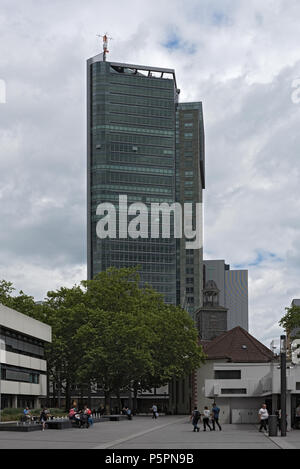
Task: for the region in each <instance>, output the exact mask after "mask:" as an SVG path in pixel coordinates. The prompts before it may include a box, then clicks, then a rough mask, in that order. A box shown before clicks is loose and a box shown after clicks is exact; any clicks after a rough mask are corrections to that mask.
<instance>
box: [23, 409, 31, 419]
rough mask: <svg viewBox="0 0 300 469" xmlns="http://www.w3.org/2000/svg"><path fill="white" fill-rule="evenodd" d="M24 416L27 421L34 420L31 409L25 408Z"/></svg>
mask: <svg viewBox="0 0 300 469" xmlns="http://www.w3.org/2000/svg"><path fill="white" fill-rule="evenodd" d="M23 415H24V417H25V419H26V420H27V421H30V420H32V417H31V412H30V409H29V407H25V409H24V411H23Z"/></svg>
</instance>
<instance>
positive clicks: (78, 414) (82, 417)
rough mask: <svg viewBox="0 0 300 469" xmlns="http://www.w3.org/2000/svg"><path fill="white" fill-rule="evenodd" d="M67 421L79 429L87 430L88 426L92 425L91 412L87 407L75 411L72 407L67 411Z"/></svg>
mask: <svg viewBox="0 0 300 469" xmlns="http://www.w3.org/2000/svg"><path fill="white" fill-rule="evenodd" d="M69 419H70V421H73V422H75V423H76V424H77V425H78V426H79V428H84V427H85V428H89V426H90V425H93V418H92V411H91V409H90V408H89V407H88V406H87V405H85V406H84V408H83V409H77V407H76V405H74V406H73V407H72V408H71V409H70V411H69Z"/></svg>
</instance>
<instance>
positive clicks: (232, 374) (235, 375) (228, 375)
mask: <svg viewBox="0 0 300 469" xmlns="http://www.w3.org/2000/svg"><path fill="white" fill-rule="evenodd" d="M215 379H241V370H215Z"/></svg>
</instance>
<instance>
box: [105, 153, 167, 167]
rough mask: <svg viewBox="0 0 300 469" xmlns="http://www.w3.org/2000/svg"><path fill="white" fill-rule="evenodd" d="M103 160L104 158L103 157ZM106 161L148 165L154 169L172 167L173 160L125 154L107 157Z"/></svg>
mask: <svg viewBox="0 0 300 469" xmlns="http://www.w3.org/2000/svg"><path fill="white" fill-rule="evenodd" d="M104 158H105V156H104ZM107 159H108V161H112V162H117V163H132V164H135V163H138V164H149V165H151V166H154V167H156V168H159V167H160V166H169V167H170V166H171V167H173V166H174V163H173V160H172V159H170V158H162V157H161V158H156V157H153V156H141V155H140V154H139V155H131V154H130V155H128V154H126V153H113V154H111V155H109V156H108V157H107Z"/></svg>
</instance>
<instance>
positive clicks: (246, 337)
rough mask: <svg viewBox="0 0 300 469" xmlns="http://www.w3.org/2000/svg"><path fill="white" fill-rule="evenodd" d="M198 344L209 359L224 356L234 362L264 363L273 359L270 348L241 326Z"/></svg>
mask: <svg viewBox="0 0 300 469" xmlns="http://www.w3.org/2000/svg"><path fill="white" fill-rule="evenodd" d="M200 344H201V345H202V346H203V351H204V353H205V354H206V355H207V357H208V359H209V360H212V359H221V358H225V359H228V360H229V361H231V362H235V363H265V362H270V361H272V360H273V359H274V355H273V352H272V351H271V350H269V349H268V348H267V347H265V345H263V344H262V343H261V342H259V341H258V340H257V339H255V338H254V337H253V336H252V335H250V334H249V333H248V332H247V331H245V329H242V328H241V327H235V328H234V329H231V330H230V331H227V332H225V333H224V334H221V335H220V336H218V337H216V338H215V339H214V340H212V341H210V342H207V341H202V342H200Z"/></svg>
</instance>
